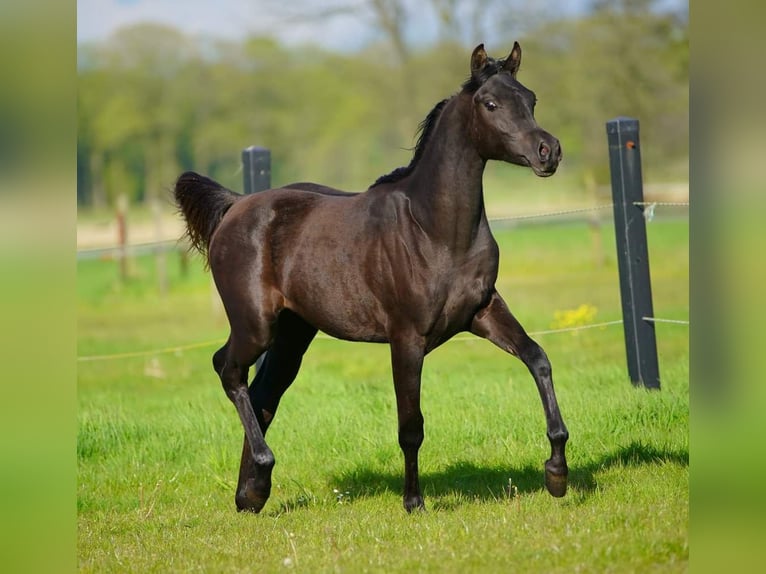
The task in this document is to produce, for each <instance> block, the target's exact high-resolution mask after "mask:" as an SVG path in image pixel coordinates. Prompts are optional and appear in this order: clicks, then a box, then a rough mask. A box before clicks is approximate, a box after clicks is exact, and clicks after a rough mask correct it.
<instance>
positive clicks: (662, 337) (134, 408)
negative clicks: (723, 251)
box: [77, 217, 689, 572]
mask: <svg viewBox="0 0 766 574" xmlns="http://www.w3.org/2000/svg"><path fill="white" fill-rule="evenodd" d="M610 225H611V224H609V225H606V224H605V225H604V226H603V227H602V228H601V229H600V230H599V231H598V233H597V235H596V236H595V238H594V236H593V235H592V231H591V230H590V229H589V228H588V227H587V226H586V225H582V224H567V225H550V226H548V225H546V226H525V227H519V228H516V229H506V230H498V231H497V232H496V236H497V238H498V241H499V243H500V246H501V254H502V258H503V259H502V262H501V270H500V279H499V281H498V287H499V290H500V291H501V293H503V295H504V297H505V299H506V300H507V301H508V303H509V306H510V307H511V309H512V310H513V311H514V313H515V314H516V315H517V316H518V317H519V319H520V320H521V321H522V322H523V324H524V325H525V326H526V327H527V329H528V330H529V331H541V330H546V329H550V328H551V327H552V326H553V324H554V323H555V318H554V315H555V312H556V311H558V310H565V309H573V308H576V307H577V306H578V305H580V304H583V303H585V304H588V305H591V306H593V307H595V308H596V309H597V315H596V317H595V318H594V321H608V320H612V319H618V318H620V304H619V289H618V284H617V271H616V264H615V261H614V258H615V256H614V243H613V231H612V229H611V227H610ZM688 233H689V227H688V222H687V221H683V220H682V221H662V218H661V217H660V218H658V220H655V222H653V223H652V224H651V225H650V226H649V240H650V249H651V252H650V260H651V263H652V279H653V292H654V298H655V314H656V315H657V316H659V317H665V318H675V319H688V308H689V301H688ZM602 256H603V257H604V259H605V261H603V263H601V258H602ZM78 268H79V269H78V270H79V276H78V296H79V309H78V311H79V336H78V339H79V340H78V344H79V350H78V353H79V355H80V356H92V355H103V354H119V353H122V352H132V351H140V350H151V349H165V348H169V347H176V346H183V345H191V344H196V343H205V344H204V345H203V346H201V347H195V348H190V349H185V350H182V351H176V352H168V353H150V354H147V355H142V356H137V357H124V358H115V359H113V360H104V361H82V362H80V363H79V373H78V385H79V393H78V400H79V415H78V420H79V433H78V447H77V455H78V461H79V471H78V499H77V505H78V537H79V545H78V553H79V563H80V568H81V569H82V570H83V571H94V572H104V571H107V572H109V571H118V572H122V571H135V572H167V571H193V570H198V571H205V572H238V571H252V570H253V569H255V568H258V569H262V570H263V571H265V572H274V571H281V570H287V569H293V570H298V571H307V572H316V571H350V572H356V571H378V572H382V571H386V572H392V571H402V570H412V571H424V572H443V571H468V572H478V571H518V572H528V571H539V572H572V571H585V572H594V571H595V572H604V571H615V572H617V571H619V572H625V571H628V572H630V571H633V572H646V571H669V572H676V571H685V570H686V569H688V533H687V529H688V500H689V497H688V482H689V471H688V459H689V454H688V444H689V443H688V422H689V415H688V412H689V392H688V389H689V371H688V351H689V346H688V329H687V328H686V327H683V326H676V325H658V326H657V334H658V345H659V352H660V368H661V375H662V385H663V389H662V391H661V392H647V391H643V390H641V389H636V388H633V387H632V386H631V385H630V383H629V381H628V380H627V375H626V369H625V360H624V353H625V351H624V346H623V340H622V328H621V327H620V326H619V325H618V326H613V327H605V328H598V329H590V330H587V331H581V332H577V333H561V334H551V335H540V336H539V337H537V339H538V341H539V342H540V343H541V344H542V345H543V347H544V348H545V349H546V351H547V353H548V355H549V357H550V358H551V361H552V363H553V368H554V379H555V383H556V389H557V395H558V399H559V403H560V405H561V409H562V412H563V415H564V418H565V421H566V423H567V425H568V427H569V429H570V434H571V438H570V442H569V446H568V458H569V465H570V490H569V492H568V494H567V496H566V497H565V498H563V499H553V498H552V497H550V496H549V495H548V494H547V493H546V492H545V490H544V488H543V472H542V464H543V461H544V460H545V459H546V458H547V457H548V455H549V448H550V447H549V446H548V443H547V439H546V437H545V419H544V416H543V412H542V407H541V405H540V399H539V397H538V395H537V391H536V389H535V385H534V383H533V381H532V379H531V377H530V376H529V374H528V372H527V371H526V368H525V367H524V366H523V365H522V364H521V363H520V362H519V361H517V360H515V359H513V358H512V357H510V356H508V355H505V354H503V353H502V352H500V351H499V350H498V349H496V348H495V347H494V346H492V345H491V344H490V343H488V342H486V341H481V340H478V339H474V340H464V339H463V337H460V340H457V341H454V342H449V343H447V344H445V345H444V346H443V347H441V348H440V349H437V350H436V351H435V352H434V353H432V354H431V355H429V357H427V359H426V365H425V369H424V375H423V411H424V415H425V420H426V440H425V443H424V445H423V447H422V449H421V458H420V460H421V485H422V487H423V490H424V495H425V497H426V506H427V508H428V512H426V513H422V514H416V515H407V514H406V513H405V512H404V510H403V509H402V506H401V488H402V482H403V464H402V457H401V453H400V451H399V447H398V444H397V438H396V412H395V402H394V395H393V386H392V383H391V375H390V366H389V356H388V349H387V347H386V346H384V345H369V344H355V343H347V342H341V341H335V340H331V339H317V340H316V341H315V343H314V344H313V345H312V347H311V349H310V350H309V352H308V353H307V355H306V358H305V361H304V366H303V369H302V371H301V373H300V375H299V377H298V380H297V381H296V383H295V385H294V387H293V388H292V389H290V391H288V393H287V394H286V395H285V397H284V399H283V402H282V405H281V407H280V411H279V413H278V414H277V417H276V420H275V423H274V425H273V426H272V428H271V429H270V431H269V435H268V440H269V444H270V446H271V447H272V449H273V451H274V453H275V456H276V458H277V465H276V467H275V470H274V487H273V490H272V497H271V499H270V500H269V502H268V503H267V505H266V507H265V509H264V511H263V512H262V513H261V514H260V515H257V516H255V515H242V514H238V513H236V512H235V510H234V502H233V495H234V486H235V482H236V473H237V469H238V465H239V456H240V452H241V443H242V434H243V433H242V429H241V427H240V425H239V422H238V418H237V416H236V413H235V410H234V408H233V407H232V406H231V404H230V403H229V402H228V400H227V399H226V398H225V395H224V393H223V392H222V391H221V389H220V384H219V382H218V380H217V377H216V376H215V374H214V373H213V371H212V368H211V365H210V357H211V355H212V352H213V351H214V350H215V349H216V348H217V346H219V345H220V344H221V343H222V342H223V340H224V339H225V336H226V333H227V331H226V324H225V321H224V319H223V317H222V316H221V315H220V313H219V312H218V311H217V310H216V307H215V306H214V304H213V298H212V297H211V293H210V289H211V284H210V278H209V276H208V275H207V274H206V273H205V272H204V271H203V270H202V266H201V265H200V263H199V261H198V260H193V262H192V264H191V265H190V267H189V270H188V272H187V273H186V274H185V275H184V274H182V272H181V266H180V264H179V260H178V258H177V257H175V256H174V257H170V258H169V269H168V271H169V276H170V290H169V293H168V294H167V295H166V296H165V297H164V298H159V297H158V296H157V295H156V294H155V292H156V287H155V282H154V272H155V271H154V262H153V260H152V259H151V258H145V259H140V260H136V261H134V266H133V279H132V280H131V281H129V282H128V283H127V284H120V283H119V282H118V281H117V280H116V278H117V266H116V263H115V262H108V261H106V262H105V261H90V262H81V263H80V264H79V265H78ZM466 339H467V338H466ZM208 342H209V344H208ZM509 484H510V485H511V486H512V487H513V489H514V492H515V494H514V495H513V496H511V495H510V494H509V492H508V489H507V487H508V486H509Z"/></svg>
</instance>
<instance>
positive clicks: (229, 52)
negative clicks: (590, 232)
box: [77, 2, 689, 207]
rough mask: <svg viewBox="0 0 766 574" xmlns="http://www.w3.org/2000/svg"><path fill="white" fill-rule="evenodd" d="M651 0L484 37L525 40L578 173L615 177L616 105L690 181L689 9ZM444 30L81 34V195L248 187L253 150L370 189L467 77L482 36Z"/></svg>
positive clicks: (106, 201) (668, 165) (546, 110)
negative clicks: (316, 41)
mask: <svg viewBox="0 0 766 574" xmlns="http://www.w3.org/2000/svg"><path fill="white" fill-rule="evenodd" d="M649 4H651V3H647V2H638V3H636V5H637V6H638V8H635V7H633V8H631V5H632V4H631V3H630V2H619V3H617V5H616V6H615V4H614V3H609V2H602V3H598V2H596V3H595V4H594V5H593V7H592V9H591V10H590V11H588V12H587V13H586V14H584V15H582V16H581V17H578V18H568V19H556V20H550V19H541V21H540V22H539V23H538V24H537V25H535V26H534V27H533V28H528V29H526V30H525V32H524V34H523V35H522V36H521V37H519V35H518V34H515V37H510V35H509V37H508V38H507V39H506V40H505V41H503V42H500V43H499V44H498V45H487V46H486V47H487V50H488V51H489V53H490V54H491V55H493V56H495V57H505V56H506V55H507V54H506V52H507V51H508V50H509V49H510V47H511V46H512V45H513V40H519V42H520V43H521V45H522V49H523V52H524V58H523V62H522V68H521V71H520V73H519V79H520V80H521V81H522V83H524V84H525V85H527V86H528V87H530V88H532V89H533V90H534V91H535V92H536V94H537V97H538V101H539V104H538V107H537V112H536V115H537V119H538V121H539V122H540V124H541V125H542V126H544V127H545V128H546V129H548V130H549V131H551V132H552V133H555V134H556V135H557V136H558V137H559V139H560V140H561V141H562V145H563V148H564V150H565V161H566V163H567V165H568V166H569V169H576V170H582V172H583V174H587V175H588V177H589V178H591V179H593V180H595V181H599V182H604V181H606V180H607V179H608V171H607V170H608V166H607V165H606V157H605V154H606V152H605V146H606V144H605V141H606V136H605V128H604V123H605V122H606V121H607V120H608V119H611V118H613V117H615V116H618V115H629V116H633V117H637V118H639V119H640V122H641V130H642V141H644V143H645V145H644V147H643V152H642V153H643V157H644V162H645V166H647V167H649V169H651V170H652V171H653V173H655V174H657V177H661V178H662V177H664V178H668V179H685V178H686V177H687V171H686V165H687V159H688V133H689V127H688V68H689V64H688V62H689V46H688V39H689V29H688V18H685V17H683V16H679V15H677V14H672V13H661V12H656V11H652V10H650V9H648V6H649ZM447 24H448V25H452V26H453V27H454V23H449V22H447ZM394 31H396V30H395V29H394ZM448 36H449V34H442V35H440V36H439V38H440V39H439V40H438V41H436V42H435V43H433V44H431V45H428V46H407V47H406V49H405V47H403V45H402V38H401V34H398V40H397V39H396V38H397V36H396V35H393V34H392V35H391V37H390V38H389V39H390V40H391V41H387V40H386V39H382V40H381V41H380V42H378V43H376V44H374V45H370V46H368V47H367V48H364V49H361V50H359V51H356V52H349V53H337V52H330V51H327V50H322V49H320V48H318V47H316V46H300V47H289V46H286V45H282V44H280V43H279V42H278V41H276V40H274V39H273V38H269V37H251V38H248V39H246V40H243V41H227V40H222V39H215V38H200V37H195V36H190V35H187V34H184V33H183V32H181V31H179V30H176V29H173V28H170V27H166V26H161V25H156V24H142V25H137V26H132V27H128V28H123V29H121V30H119V31H118V32H116V33H115V34H114V35H113V36H112V37H111V38H109V39H108V40H107V41H104V42H100V43H95V44H88V45H82V46H80V47H79V49H78V84H79V85H78V122H79V127H78V144H77V174H78V184H77V188H78V205H80V206H93V207H104V206H108V205H111V204H112V203H113V202H114V201H115V200H116V198H117V197H118V196H120V195H124V196H126V197H127V198H129V199H130V200H131V201H132V202H146V201H151V200H152V199H154V198H159V197H161V196H163V195H164V194H165V191H166V190H167V189H168V188H169V187H170V186H171V185H172V183H173V181H174V179H175V178H176V177H177V175H178V174H179V173H181V172H182V171H184V170H187V169H194V170H196V171H199V172H201V173H204V174H207V175H209V176H211V177H213V178H215V179H218V180H219V181H221V182H222V183H223V184H225V185H228V186H229V187H232V188H233V189H236V190H239V189H241V179H242V177H241V173H240V152H241V150H242V149H243V148H244V147H247V146H249V145H259V146H264V147H268V148H270V149H271V150H272V161H273V165H272V183H273V184H274V185H282V184H286V183H289V182H291V181H316V182H321V183H325V184H328V185H332V186H335V187H339V188H343V189H350V190H361V189H365V188H366V187H367V186H368V185H370V184H371V183H372V182H373V181H374V180H375V179H376V178H377V177H378V176H380V175H381V174H383V173H386V172H388V171H390V170H392V169H393V168H395V167H397V166H400V165H405V164H407V163H408V162H409V159H410V155H411V151H410V150H411V147H412V146H413V145H414V142H415V139H414V138H415V131H416V128H417V125H418V123H419V122H420V121H421V120H422V119H423V118H424V117H425V116H426V115H427V113H428V112H429V111H430V110H431V108H432V107H433V106H434V105H435V104H436V103H437V102H438V101H439V100H441V99H443V98H445V97H448V96H449V95H451V94H453V93H455V92H456V91H457V89H458V88H459V86H460V84H461V83H462V81H463V80H464V79H465V78H466V76H467V73H468V61H469V56H470V52H471V49H472V48H473V45H469V44H468V43H467V42H466V41H459V40H455V39H450V38H449V37H448ZM646 142H651V145H646Z"/></svg>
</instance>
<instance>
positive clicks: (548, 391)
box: [471, 293, 569, 496]
mask: <svg viewBox="0 0 766 574" xmlns="http://www.w3.org/2000/svg"><path fill="white" fill-rule="evenodd" d="M471 332H472V333H474V334H476V335H478V336H480V337H484V338H485V339H489V340H490V341H492V342H493V343H494V344H495V345H497V346H498V347H500V348H501V349H503V350H504V351H506V352H508V353H511V354H513V355H516V356H517V357H519V358H520V359H521V360H522V361H523V362H524V364H525V365H526V366H527V368H528V369H529V371H530V373H532V376H533V377H534V379H535V383H536V384H537V390H538V392H539V393H540V398H541V399H542V402H543V409H544V410H545V420H546V423H547V427H548V440H549V441H550V443H551V457H550V458H549V459H548V460H547V461H545V487H546V488H547V489H548V492H550V493H551V494H552V495H553V496H564V494H565V493H566V490H567V473H568V468H567V461H566V456H565V454H564V448H565V446H566V442H567V439H568V438H569V432H568V431H567V427H566V426H565V425H564V421H563V420H562V418H561V412H560V411H559V405H558V402H557V401H556V394H555V392H554V391H553V378H552V376H551V364H550V361H548V357H547V356H546V355H545V351H543V349H542V348H541V347H540V345H538V344H537V343H535V342H534V341H533V340H532V339H530V338H529V336H528V335H527V333H526V332H525V331H524V328H523V327H522V326H521V324H520V323H519V322H518V321H517V320H516V318H515V317H514V316H513V315H512V314H511V312H510V311H509V310H508V307H507V306H506V304H505V301H503V299H502V297H500V295H498V294H497V293H494V294H493V295H492V298H491V299H490V302H489V304H488V305H487V306H486V307H484V308H483V309H481V310H480V311H479V312H478V313H476V315H475V317H474V319H473V323H472V324H471Z"/></svg>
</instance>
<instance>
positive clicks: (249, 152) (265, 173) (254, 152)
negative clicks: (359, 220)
mask: <svg viewBox="0 0 766 574" xmlns="http://www.w3.org/2000/svg"><path fill="white" fill-rule="evenodd" d="M242 174H243V176H242V177H243V179H244V189H245V194H247V195H249V194H251V193H256V192H258V191H265V190H267V189H270V188H271V151H270V150H268V149H266V148H265V147H258V146H254V145H251V146H250V147H246V148H245V149H243V150H242ZM264 360H266V353H263V354H262V355H261V356H260V357H258V359H257V360H256V361H255V370H256V372H258V371H259V370H260V368H261V365H262V364H263V361H264Z"/></svg>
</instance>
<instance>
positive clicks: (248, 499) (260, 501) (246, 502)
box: [234, 494, 269, 514]
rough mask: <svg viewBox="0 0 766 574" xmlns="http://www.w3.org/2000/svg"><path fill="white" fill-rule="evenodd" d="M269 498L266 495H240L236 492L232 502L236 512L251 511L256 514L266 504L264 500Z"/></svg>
mask: <svg viewBox="0 0 766 574" xmlns="http://www.w3.org/2000/svg"><path fill="white" fill-rule="evenodd" d="M268 499H269V497H268V496H265V497H263V496H254V495H252V494H251V495H249V496H242V495H240V494H237V496H236V498H235V500H234V502H235V503H236V505H237V512H252V513H254V514H258V513H259V512H260V511H261V510H263V507H264V506H266V501H267V500H268Z"/></svg>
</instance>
